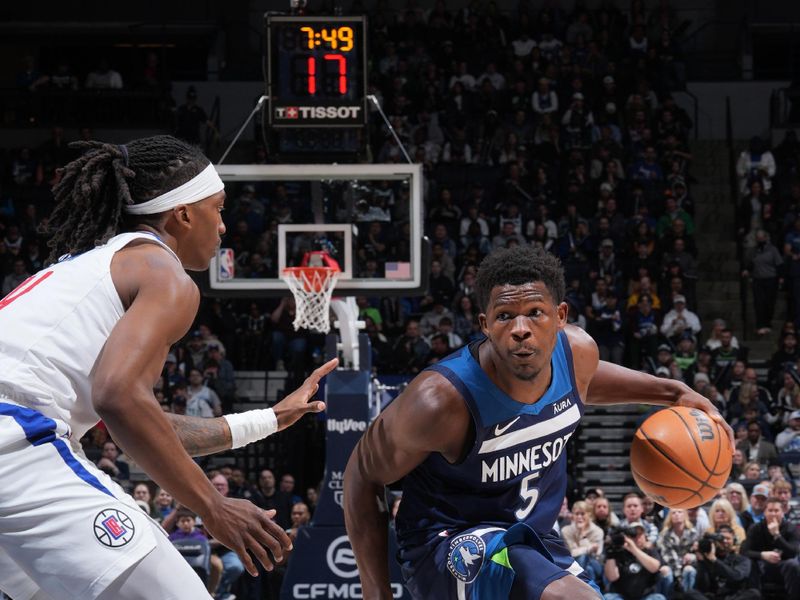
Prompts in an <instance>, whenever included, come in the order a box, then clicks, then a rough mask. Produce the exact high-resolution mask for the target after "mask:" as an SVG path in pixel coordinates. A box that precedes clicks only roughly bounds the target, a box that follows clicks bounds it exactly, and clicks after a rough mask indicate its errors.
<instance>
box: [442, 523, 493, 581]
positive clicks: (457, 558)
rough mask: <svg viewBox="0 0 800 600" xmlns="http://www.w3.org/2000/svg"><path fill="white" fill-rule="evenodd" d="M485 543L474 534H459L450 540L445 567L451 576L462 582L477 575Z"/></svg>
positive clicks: (471, 579) (473, 578)
mask: <svg viewBox="0 0 800 600" xmlns="http://www.w3.org/2000/svg"><path fill="white" fill-rule="evenodd" d="M485 550H486V545H485V544H484V543H483V540H482V539H481V538H479V537H478V536H476V535H471V534H465V535H459V536H458V537H456V538H455V539H454V540H453V541H452V542H450V555H449V556H448V557H447V568H448V569H450V572H451V573H452V574H453V577H455V578H456V579H458V580H459V581H463V582H464V583H472V582H473V581H474V580H475V578H476V577H477V576H478V572H479V571H480V570H481V565H482V564H483V553H484V551H485Z"/></svg>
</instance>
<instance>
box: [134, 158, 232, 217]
mask: <svg viewBox="0 0 800 600" xmlns="http://www.w3.org/2000/svg"><path fill="white" fill-rule="evenodd" d="M223 189H225V184H224V183H222V179H220V178H219V175H217V171H216V169H215V168H214V165H212V164H209V165H208V166H207V167H206V168H205V169H203V170H202V171H200V173H198V174H197V175H195V176H194V177H192V178H191V179H190V180H189V181H187V182H186V183H184V184H183V185H179V186H178V187H176V188H175V189H174V190H170V191H168V192H166V193H164V194H161V195H160V196H156V197H155V198H153V199H152V200H148V201H147V202H142V203H141V204H126V205H125V206H124V207H123V209H124V210H125V212H126V213H128V214H129V215H155V214H158V213H162V212H166V211H168V210H170V209H171V208H175V207H176V206H179V205H181V204H193V203H195V202H199V201H200V200H203V199H204V198H208V197H209V196H212V195H214V194H216V193H217V192H221V191H222V190H223Z"/></svg>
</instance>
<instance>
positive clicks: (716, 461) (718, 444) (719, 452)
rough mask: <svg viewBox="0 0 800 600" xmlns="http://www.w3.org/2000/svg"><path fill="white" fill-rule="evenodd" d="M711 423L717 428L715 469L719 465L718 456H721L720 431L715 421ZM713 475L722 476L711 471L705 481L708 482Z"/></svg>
mask: <svg viewBox="0 0 800 600" xmlns="http://www.w3.org/2000/svg"><path fill="white" fill-rule="evenodd" d="M711 422H712V423H714V427H716V428H717V456H716V458H714V467H713V468H714V469H716V468H717V465H718V464H719V457H720V454H722V431H720V428H719V423H717V422H716V421H713V420H712V421H711ZM715 475H722V473H717V472H716V471H714V470H713V469H712V470H711V471H710V472H709V474H708V479H706V481H708V480H709V479H711V478H712V477H714V476H715Z"/></svg>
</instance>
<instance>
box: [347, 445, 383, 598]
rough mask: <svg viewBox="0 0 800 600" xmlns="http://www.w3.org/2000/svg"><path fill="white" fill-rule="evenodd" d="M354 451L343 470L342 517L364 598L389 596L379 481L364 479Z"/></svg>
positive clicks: (381, 489) (356, 453) (381, 492)
mask: <svg viewBox="0 0 800 600" xmlns="http://www.w3.org/2000/svg"><path fill="white" fill-rule="evenodd" d="M357 455H358V450H356V451H355V452H353V455H352V456H351V457H350V461H349V462H348V464H347V469H346V470H345V473H344V498H343V500H344V520H345V526H346V527H347V534H348V536H349V537H350V543H351V545H352V547H353V553H354V554H355V557H356V563H357V564H358V573H359V576H360V577H361V589H362V595H363V596H362V597H363V598H364V599H365V600H391V598H392V590H391V587H390V585H389V565H388V556H387V555H388V552H389V541H388V532H387V529H388V519H387V515H386V513H385V512H382V511H381V510H380V508H379V506H378V500H377V498H378V496H380V495H382V494H383V491H384V488H383V486H382V485H379V484H376V483H372V482H369V481H367V480H366V479H365V478H364V477H363V476H362V473H361V468H360V466H359V465H358V457H357Z"/></svg>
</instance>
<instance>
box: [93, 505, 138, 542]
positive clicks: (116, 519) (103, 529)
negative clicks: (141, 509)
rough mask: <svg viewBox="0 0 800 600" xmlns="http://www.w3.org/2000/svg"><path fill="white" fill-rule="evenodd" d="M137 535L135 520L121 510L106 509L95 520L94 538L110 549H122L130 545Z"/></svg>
mask: <svg viewBox="0 0 800 600" xmlns="http://www.w3.org/2000/svg"><path fill="white" fill-rule="evenodd" d="M135 533H136V527H135V526H134V525H133V520H132V519H131V518H130V517H129V516H128V515H127V514H125V513H124V512H122V511H121V510H118V509H116V508H106V509H104V510H101V511H100V512H99V513H97V516H96V517H95V518H94V537H96V538H97V541H98V542H100V543H101V544H103V545H104V546H108V547H109V548H121V547H122V546H125V545H126V544H128V543H129V542H130V541H131V540H132V539H133V535H134V534H135Z"/></svg>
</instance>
